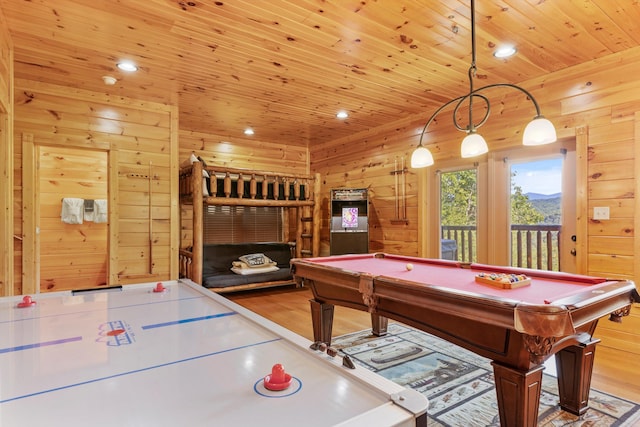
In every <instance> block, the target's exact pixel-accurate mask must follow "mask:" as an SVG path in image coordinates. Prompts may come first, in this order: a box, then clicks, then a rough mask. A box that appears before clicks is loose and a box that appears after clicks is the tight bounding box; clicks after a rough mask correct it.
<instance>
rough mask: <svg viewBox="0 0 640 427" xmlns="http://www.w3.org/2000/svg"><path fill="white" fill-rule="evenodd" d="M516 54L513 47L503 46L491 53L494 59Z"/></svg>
mask: <svg viewBox="0 0 640 427" xmlns="http://www.w3.org/2000/svg"><path fill="white" fill-rule="evenodd" d="M516 52H517V50H516V48H515V47H513V46H504V47H501V48H500V49H498V50H496V51H495V52H493V56H495V57H496V58H508V57H510V56H513V55H515V53H516Z"/></svg>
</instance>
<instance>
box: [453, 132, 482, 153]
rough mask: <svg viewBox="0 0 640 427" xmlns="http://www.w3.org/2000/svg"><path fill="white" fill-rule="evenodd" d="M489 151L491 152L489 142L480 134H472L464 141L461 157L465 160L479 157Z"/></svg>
mask: <svg viewBox="0 0 640 427" xmlns="http://www.w3.org/2000/svg"><path fill="white" fill-rule="evenodd" d="M487 151H489V147H487V142H486V141H485V140H484V138H483V137H482V135H480V134H477V133H475V132H471V133H469V134H468V135H467V136H465V137H464V139H463V140H462V146H461V147H460V155H461V156H462V157H464V158H468V157H475V156H479V155H481V154H484V153H486V152H487Z"/></svg>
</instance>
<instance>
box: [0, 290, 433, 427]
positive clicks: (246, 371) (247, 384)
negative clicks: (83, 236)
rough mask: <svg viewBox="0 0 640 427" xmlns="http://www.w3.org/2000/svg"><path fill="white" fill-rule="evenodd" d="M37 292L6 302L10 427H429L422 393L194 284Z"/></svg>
mask: <svg viewBox="0 0 640 427" xmlns="http://www.w3.org/2000/svg"><path fill="white" fill-rule="evenodd" d="M30 298H31V299H30ZM30 298H29V296H27V297H25V296H19V297H5V298H0V426H3V427H14V426H44V425H46V426H65V427H73V426H88V425H91V426H121V427H124V426H190V427H195V426H250V425H255V426H278V427H282V426H302V425H304V426H306V427H311V426H334V425H340V426H343V425H344V426H373V425H376V426H378V425H384V426H396V425H397V426H415V425H419V426H421V425H426V418H427V415H426V411H427V407H428V402H427V399H426V398H425V397H424V396H423V395H421V394H419V393H417V392H415V391H413V390H411V389H408V388H404V387H402V386H399V385H397V384H395V383H393V382H391V381H389V380H387V379H385V378H383V377H381V376H379V375H377V374H375V373H373V372H370V371H367V370H366V369H363V368H359V367H356V368H355V369H352V368H351V367H349V364H348V363H345V362H347V361H346V360H343V358H342V357H341V356H340V355H333V356H331V355H330V353H331V354H333V352H332V351H324V349H323V348H321V349H317V346H314V343H312V342H311V341H309V340H306V339H305V338H303V337H301V336H298V335H296V334H294V333H292V332H291V331H289V330H287V329H284V328H282V327H280V326H279V325H277V324H275V323H273V322H270V321H269V320H267V319H264V318H262V317H260V316H259V315H257V314H255V313H253V312H251V311H249V310H246V309H244V308H243V307H241V306H239V305H237V304H235V303H233V302H231V301H229V300H227V299H226V298H224V297H222V296H220V295H217V294H215V293H213V292H211V291H208V290H207V289H205V288H203V287H201V286H199V285H196V284H195V283H193V282H191V281H183V280H181V281H170V282H162V283H161V284H157V283H145V284H137V285H127V286H124V287H115V288H110V289H102V290H100V291H92V292H70V291H67V292H52V293H45V294H37V295H32V296H30ZM345 365H346V366H345Z"/></svg>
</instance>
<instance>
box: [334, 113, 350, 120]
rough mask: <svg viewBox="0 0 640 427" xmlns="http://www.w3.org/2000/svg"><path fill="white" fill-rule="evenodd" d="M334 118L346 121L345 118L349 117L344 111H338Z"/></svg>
mask: <svg viewBox="0 0 640 427" xmlns="http://www.w3.org/2000/svg"><path fill="white" fill-rule="evenodd" d="M336 117H337V118H339V119H346V118H347V117H349V113H347V112H346V111H338V113H337V114H336Z"/></svg>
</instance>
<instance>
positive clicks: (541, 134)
mask: <svg viewBox="0 0 640 427" xmlns="http://www.w3.org/2000/svg"><path fill="white" fill-rule="evenodd" d="M475 9H476V8H475V0H471V66H470V67H469V72H468V76H469V93H467V94H466V95H462V96H459V97H457V98H454V99H452V100H450V101H448V102H446V103H445V104H443V105H442V106H440V107H439V108H438V109H437V110H436V111H435V112H434V113H433V114H432V115H431V117H429V120H427V123H426V124H425V125H424V128H423V129H422V133H421V134H420V141H419V143H418V147H417V148H416V150H415V151H414V152H413V154H412V156H411V167H412V168H423V167H427V166H431V165H432V164H433V156H432V154H431V152H430V151H429V149H428V148H426V147H425V146H424V145H422V139H423V138H424V135H425V133H426V132H427V129H428V128H429V125H430V124H431V122H433V120H434V119H435V118H436V116H438V114H440V112H441V111H442V110H444V109H445V108H447V107H449V106H451V105H454V104H455V108H454V109H453V125H454V126H455V127H456V129H458V130H460V131H463V132H466V133H467V136H466V137H465V138H464V139H463V140H462V145H461V147H460V154H461V156H462V157H464V158H468V157H475V156H479V155H481V154H484V153H486V152H487V151H489V149H488V147H487V142H486V141H485V140H484V138H483V137H482V135H480V134H479V133H478V132H477V129H478V128H479V127H480V126H482V125H483V124H484V123H485V122H486V121H487V119H488V118H489V113H490V112H491V104H490V102H489V98H487V97H486V96H485V95H484V94H483V93H481V92H484V91H485V90H487V89H492V88H497V87H506V88H511V89H516V90H519V91H520V92H522V93H524V94H525V95H526V96H527V98H528V99H529V100H530V101H531V102H532V103H533V106H534V107H535V110H536V115H535V117H534V118H533V120H531V122H529V124H528V125H527V127H526V128H525V130H524V133H523V136H522V144H523V145H542V144H549V143H551V142H555V141H556V139H557V137H556V130H555V128H554V127H553V124H552V123H551V122H550V121H549V120H547V119H545V118H544V117H543V116H542V114H541V113H540V106H539V105H538V102H537V101H536V100H535V98H534V97H533V95H531V94H530V93H529V92H528V91H526V90H525V89H523V88H521V87H519V86H516V85H514V84H511V83H496V84H491V85H487V86H483V87H481V88H478V89H474V87H473V79H474V78H475V76H476V71H477V68H476V19H475V15H476V10H475ZM474 99H475V100H481V101H483V102H484V104H485V106H486V112H485V114H484V117H482V119H481V120H480V121H479V122H478V123H474V121H473V101H474ZM465 102H466V103H468V106H469V121H468V124H467V127H466V128H464V127H462V126H460V125H459V124H458V123H457V121H456V116H457V113H458V110H459V109H460V107H461V106H462V105H463V104H465Z"/></svg>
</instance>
